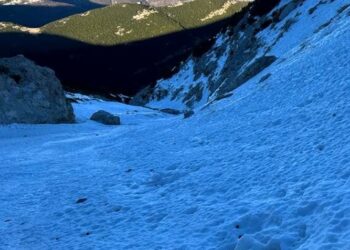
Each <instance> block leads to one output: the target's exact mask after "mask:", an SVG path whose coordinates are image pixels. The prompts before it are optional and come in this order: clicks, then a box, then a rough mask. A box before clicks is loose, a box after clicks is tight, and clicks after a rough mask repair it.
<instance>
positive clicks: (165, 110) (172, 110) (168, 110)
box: [160, 108, 181, 115]
mask: <svg viewBox="0 0 350 250" xmlns="http://www.w3.org/2000/svg"><path fill="white" fill-rule="evenodd" d="M160 111H161V112H164V113H167V114H171V115H180V114H181V111H180V110H177V109H170V108H166V109H161V110H160Z"/></svg>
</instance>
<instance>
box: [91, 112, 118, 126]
mask: <svg viewBox="0 0 350 250" xmlns="http://www.w3.org/2000/svg"><path fill="white" fill-rule="evenodd" d="M90 119H91V120H93V121H95V122H99V123H102V124H104V125H120V118H119V117H118V116H115V115H112V114H111V113H108V112H106V111H104V110H100V111H97V112H96V113H94V114H93V115H92V116H91V118H90Z"/></svg>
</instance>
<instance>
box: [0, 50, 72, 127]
mask: <svg viewBox="0 0 350 250" xmlns="http://www.w3.org/2000/svg"><path fill="white" fill-rule="evenodd" d="M71 122H74V114H73V108H72V106H71V104H70V103H68V101H67V100H66V98H65V96H64V92H63V88H62V86H61V83H60V81H59V80H58V79H57V77H56V76H55V73H54V72H53V71H52V70H51V69H48V68H44V67H40V66H37V65H35V64H34V63H33V62H32V61H30V60H28V59H26V58H25V57H23V56H16V57H13V58H4V59H0V124H11V123H27V124H41V123H71Z"/></svg>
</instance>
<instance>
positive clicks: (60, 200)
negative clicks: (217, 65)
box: [0, 1, 350, 250]
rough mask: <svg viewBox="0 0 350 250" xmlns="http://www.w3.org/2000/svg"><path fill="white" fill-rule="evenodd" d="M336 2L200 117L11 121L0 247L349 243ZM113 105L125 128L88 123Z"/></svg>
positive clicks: (348, 38)
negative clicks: (317, 26)
mask: <svg viewBox="0 0 350 250" xmlns="http://www.w3.org/2000/svg"><path fill="white" fill-rule="evenodd" d="M311 2H312V1H305V4H309V3H311ZM336 3H338V4H339V5H335V4H336ZM333 4H334V5H332V6H335V7H334V8H328V9H323V7H326V6H328V7H330V6H331V5H330V3H329V5H324V6H323V5H322V6H320V7H319V8H318V9H317V10H316V11H319V13H323V15H326V14H327V15H328V14H329V13H330V14H332V13H333V12H334V13H335V12H337V13H339V14H337V15H336V17H335V18H334V19H333V20H332V22H331V23H329V25H327V26H325V27H324V28H323V29H321V30H320V31H319V32H316V33H315V34H313V35H312V36H308V38H307V39H306V40H305V39H302V38H301V37H302V34H301V33H300V37H299V38H298V37H293V39H300V41H303V43H302V45H297V46H294V44H296V43H294V42H293V41H292V40H290V39H289V40H288V43H287V42H286V41H285V42H284V46H283V47H284V48H285V49H284V51H285V52H283V54H279V58H280V59H278V60H277V61H276V62H275V63H274V64H272V65H271V66H270V67H268V68H266V69H265V70H264V71H263V72H261V73H260V74H258V75H256V76H255V77H253V78H252V79H250V80H249V81H247V82H246V83H245V84H244V85H242V86H240V87H239V88H238V89H236V90H235V91H234V94H233V95H232V96H231V97H227V98H225V99H221V100H218V101H216V102H213V103H212V104H211V105H209V106H206V107H205V108H203V109H202V110H201V111H198V112H197V113H196V114H195V115H194V116H192V117H191V118H189V119H186V120H184V119H182V118H181V117H176V116H167V115H164V114H160V113H158V112H155V111H151V110H148V109H144V108H138V107H131V106H125V105H121V104H116V103H108V102H100V101H98V100H87V101H83V102H81V103H78V104H75V110H76V113H77V117H78V120H79V123H78V124H75V125H45V126H31V125H12V126H3V127H0V190H1V192H0V201H1V206H0V236H1V237H0V248H1V249H201V250H202V249H236V250H262V249H263V250H274V249H282V250H289V249H327V250H328V249H339V250H346V249H350V237H349V235H350V189H349V187H350V155H349V151H350V139H349V138H350V137H349V134H350V117H349V115H348V114H349V113H350V95H349V93H350V85H349V82H350V73H349V72H350V50H349V42H350V18H349V15H350V8H349V7H346V8H345V7H344V8H342V6H344V4H345V1H334V2H333ZM305 6H309V5H305ZM310 6H313V5H312V4H310ZM299 10H302V9H299ZM340 10H341V11H340ZM314 13H315V14H316V13H317V12H314ZM331 16H334V15H331ZM310 18H311V19H312V16H310ZM314 18H315V20H316V19H317V17H316V16H314ZM311 19H310V23H309V24H308V25H307V26H305V27H303V29H300V32H302V31H305V32H306V31H307V29H309V26H312V25H313V22H312V21H311ZM295 27H297V26H295ZM295 34H296V33H295ZM260 35H261V36H264V37H266V39H268V38H272V36H273V34H271V35H269V33H268V32H264V33H261V34H260ZM291 39H292V37H291ZM279 46H280V48H281V47H282V43H281V44H280V45H279ZM277 48H278V46H277V45H276V46H274V48H273V49H275V50H276V51H282V49H279V50H277ZM287 48H289V49H287ZM273 49H272V50H271V51H273ZM276 53H277V52H276ZM281 53H282V52H281ZM267 75H268V77H266V76H267ZM262 78H264V80H263V81H262V80H261V79H262ZM101 108H103V109H106V110H108V111H111V112H114V113H116V114H119V115H121V117H122V123H124V125H122V126H120V127H106V126H103V125H99V124H96V123H93V122H91V121H87V118H88V117H89V115H90V114H91V113H92V112H93V111H97V110H98V109H101Z"/></svg>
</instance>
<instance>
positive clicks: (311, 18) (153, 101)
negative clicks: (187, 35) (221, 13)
mask: <svg viewBox="0 0 350 250" xmlns="http://www.w3.org/2000/svg"><path fill="white" fill-rule="evenodd" d="M268 2H269V3H268V4H270V5H271V2H274V1H268ZM275 2H276V1H275ZM277 2H278V1H277ZM268 4H266V3H265V1H256V3H255V6H254V5H253V7H252V9H251V10H250V11H248V12H247V13H246V15H245V17H244V18H243V19H242V20H241V21H240V22H239V23H238V24H237V25H236V26H235V27H232V28H230V29H229V30H227V32H226V33H224V34H220V35H219V36H218V38H217V41H216V44H215V45H214V46H213V48H212V49H211V50H210V51H209V52H208V53H206V54H205V55H204V56H202V57H200V58H196V57H192V58H189V59H188V60H187V61H186V62H184V64H183V66H182V67H181V68H180V71H179V73H177V74H175V75H174V76H173V77H171V78H169V79H163V80H160V81H158V83H157V85H156V86H155V87H154V88H153V89H146V90H144V91H142V92H141V93H140V94H139V95H138V96H136V98H135V101H134V103H135V104H137V105H140V104H141V105H147V106H149V107H155V108H158V107H163V108H164V105H165V106H166V107H168V108H175V109H180V110H185V109H196V108H200V107H203V105H205V104H207V103H210V102H213V101H215V100H218V99H221V98H224V97H226V96H229V95H231V94H232V91H233V90H234V89H235V88H237V87H238V86H240V85H241V84H243V83H244V82H246V81H247V80H249V79H250V78H251V77H253V76H255V75H256V74H258V73H259V72H261V71H262V70H264V69H265V68H266V67H268V66H270V65H271V64H272V63H279V62H281V61H283V60H285V58H286V56H287V55H288V53H290V51H291V50H293V49H294V50H298V49H299V50H303V49H304V48H305V47H307V46H308V44H309V41H310V40H312V39H314V37H316V36H318V33H319V32H320V31H321V30H323V29H325V28H327V27H328V26H329V25H331V24H332V23H334V22H335V21H336V20H337V19H339V18H340V19H342V18H346V13H344V11H346V9H347V7H348V6H349V1H348V0H308V1H302V0H298V1H290V0H282V1H280V2H279V4H277V3H276V7H275V8H273V9H272V10H271V11H270V12H269V13H268V14H267V15H263V16H259V15H260V14H261V13H260V12H261V11H258V10H259V9H263V8H264V7H265V5H268ZM276 60H277V62H276ZM268 77H269V75H265V76H264V78H263V79H262V81H263V80H264V79H265V78H268Z"/></svg>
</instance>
